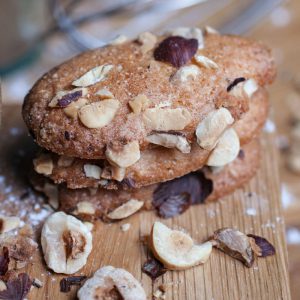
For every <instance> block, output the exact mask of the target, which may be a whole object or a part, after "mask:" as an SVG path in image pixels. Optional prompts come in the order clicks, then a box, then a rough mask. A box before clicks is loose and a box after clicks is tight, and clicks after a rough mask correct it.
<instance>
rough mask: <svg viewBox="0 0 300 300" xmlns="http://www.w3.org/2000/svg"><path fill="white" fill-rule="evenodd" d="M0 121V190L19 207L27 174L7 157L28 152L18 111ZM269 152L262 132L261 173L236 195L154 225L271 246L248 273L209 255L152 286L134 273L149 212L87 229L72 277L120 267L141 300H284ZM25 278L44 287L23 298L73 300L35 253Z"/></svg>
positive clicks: (282, 246) (26, 156)
mask: <svg viewBox="0 0 300 300" xmlns="http://www.w3.org/2000/svg"><path fill="white" fill-rule="evenodd" d="M3 117H4V119H3V123H2V125H3V127H2V129H1V142H0V157H1V160H0V170H1V173H2V175H3V172H5V174H7V176H5V180H6V185H7V186H8V185H9V186H11V189H10V191H9V193H10V195H15V197H16V199H17V200H16V201H20V200H19V198H18V197H20V194H21V191H22V190H23V189H24V188H26V181H24V177H23V175H22V174H23V173H26V171H27V170H26V168H25V167H22V166H21V165H18V162H16V159H14V157H15V156H14V153H18V152H20V149H22V150H23V152H22V153H21V156H20V157H21V159H19V160H20V161H19V163H20V164H21V163H24V162H26V163H27V162H30V157H31V155H32V151H33V149H34V147H33V145H32V142H31V139H30V137H28V136H26V131H25V130H24V127H23V125H22V121H21V116H20V107H16V106H12V107H4V115H3ZM12 128H15V129H12ZM273 145H274V137H273V134H271V133H264V136H263V137H262V147H263V151H262V152H263V156H262V162H261V168H260V170H259V172H258V174H257V175H256V177H255V178H254V179H253V180H251V182H250V183H249V184H247V185H246V186H245V187H244V188H242V189H240V190H237V191H236V192H235V193H234V194H233V195H231V196H229V197H226V198H224V199H222V200H220V201H219V202H217V203H212V204H209V205H198V206H194V207H193V208H191V209H189V210H188V211H187V212H185V213H184V214H183V215H181V216H178V217H175V218H173V219H171V220H162V222H164V223H165V224H167V225H168V226H171V227H180V228H184V229H185V230H187V231H188V232H189V233H190V234H191V236H192V237H193V238H194V239H195V241H197V242H202V241H204V240H205V239H207V238H208V237H209V236H210V235H211V234H212V233H213V231H214V230H216V229H218V228H221V227H227V226H229V227H235V228H237V229H239V230H241V231H243V232H246V233H254V234H257V235H261V236H264V237H266V238H267V239H269V240H270V241H271V242H272V243H273V244H274V245H275V248H276V251H277V254H276V255H275V256H272V257H268V258H265V259H258V260H257V262H256V263H255V264H254V266H253V268H251V269H248V268H246V267H245V266H244V265H242V264H241V263H240V262H238V261H235V260H234V259H232V258H230V257H228V256H226V255H225V254H223V253H222V252H219V251H218V250H215V249H214V250H213V253H212V255H211V257H210V259H209V261H208V262H207V263H206V264H205V265H202V266H197V267H195V268H192V269H189V270H186V271H178V272H177V271H168V272H167V273H166V274H165V275H164V276H162V277H160V278H158V279H157V280H156V281H155V282H152V281H151V279H150V278H149V277H148V276H147V275H145V274H144V273H142V272H141V266H142V264H143V263H144V262H145V261H146V259H147V257H148V255H149V252H148V249H147V247H146V246H144V244H143V243H142V242H141V240H142V239H143V238H144V237H145V236H147V235H148V234H149V232H150V229H151V226H152V224H153V222H154V221H155V220H158V219H159V218H158V217H157V216H156V215H155V213H154V212H142V213H139V214H136V215H134V216H132V217H130V218H128V219H126V220H123V221H121V222H118V223H114V224H104V223H101V222H98V223H96V225H95V227H94V229H93V251H92V253H91V255H90V256H89V259H88V263H87V265H86V266H85V267H84V268H83V269H82V270H80V272H78V274H80V275H82V274H84V275H87V276H90V275H92V274H93V273H94V272H95V271H96V270H97V269H98V268H99V267H101V266H104V265H113V266H116V267H122V268H125V269H127V270H128V271H130V272H131V273H132V274H133V275H134V276H135V277H136V278H137V279H138V280H140V281H141V282H142V284H143V286H144V288H145V291H146V293H147V295H148V298H149V299H151V298H152V294H153V292H154V291H155V290H156V289H157V287H158V286H159V285H160V284H161V283H164V284H166V285H167V286H168V287H169V288H168V289H167V292H166V299H178V300H183V299H188V300H192V299H197V300H198V299H209V300H211V299H214V300H219V299H226V300H227V299H285V300H286V299H287V300H288V299H290V291H289V283H288V271H287V251H286V243H285V237H284V230H285V229H284V221H283V217H282V210H281V204H280V199H279V178H278V168H277V162H278V156H277V151H276V148H275V147H274V146H273ZM16 155H17V154H16ZM22 171H23V172H22ZM24 171H25V172H24ZM7 197H8V194H7V193H5V192H4V190H3V189H1V190H0V201H1V204H0V206H1V207H0V209H1V211H2V212H3V211H5V210H10V211H11V212H12V213H18V214H20V213H22V214H23V215H24V216H25V217H26V216H27V217H28V216H29V217H28V221H26V220H27V219H25V221H26V222H30V220H31V219H30V214H31V210H32V205H33V203H31V204H29V205H28V206H27V207H25V206H22V210H26V209H27V210H28V211H27V214H26V212H24V211H20V209H19V208H18V207H16V205H15V206H13V205H12V206H9V205H8V204H7V201H6V200H5V199H7ZM39 201H40V200H39ZM16 203H17V202H16ZM124 223H130V224H131V227H130V229H129V230H128V231H127V232H123V231H122V230H121V229H120V225H122V224H124ZM36 228H38V226H37V227H36ZM37 236H38V233H37ZM21 271H24V269H23V270H21ZM25 271H26V272H28V273H29V274H30V276H32V277H34V278H38V279H40V280H41V281H43V283H44V286H43V287H42V288H40V289H38V288H33V289H32V291H31V292H30V294H29V296H28V297H27V298H28V299H56V300H62V299H75V298H76V296H75V294H76V288H75V287H73V288H72V291H71V292H69V293H61V292H60V288H59V281H60V279H61V278H63V277H64V276H61V275H57V274H53V273H52V272H51V271H49V270H47V268H46V267H45V264H44V262H43V259H42V256H41V251H39V252H38V253H37V254H36V255H35V257H34V258H33V261H32V263H31V264H30V265H28V266H27V267H26V269H25Z"/></svg>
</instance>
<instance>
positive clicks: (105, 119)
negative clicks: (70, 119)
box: [78, 99, 120, 128]
mask: <svg viewBox="0 0 300 300" xmlns="http://www.w3.org/2000/svg"><path fill="white" fill-rule="evenodd" d="M119 106H120V102H119V101H118V100H116V99H108V100H103V101H100V102H94V103H91V104H88V105H85V106H83V107H81V108H80V110H79V112H78V116H79V119H80V121H81V122H82V123H83V125H85V126H86V127H88V128H102V127H104V126H106V125H107V124H109V123H110V122H111V121H112V120H113V118H114V117H115V115H116V113H117V111H118V109H119Z"/></svg>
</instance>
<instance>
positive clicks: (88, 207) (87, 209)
mask: <svg viewBox="0 0 300 300" xmlns="http://www.w3.org/2000/svg"><path fill="white" fill-rule="evenodd" d="M76 207H77V209H76V210H75V212H74V214H75V215H78V214H86V215H93V214H95V212H96V209H95V207H94V205H93V204H92V203H91V202H88V201H81V202H78V203H77V205H76Z"/></svg>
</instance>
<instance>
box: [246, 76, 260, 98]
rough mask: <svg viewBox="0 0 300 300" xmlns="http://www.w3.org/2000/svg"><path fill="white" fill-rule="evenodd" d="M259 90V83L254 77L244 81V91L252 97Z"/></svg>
mask: <svg viewBox="0 0 300 300" xmlns="http://www.w3.org/2000/svg"><path fill="white" fill-rule="evenodd" d="M257 90H258V85H257V82H256V81H255V80H254V79H248V80H246V81H245V82H244V92H245V93H246V95H247V96H248V97H249V98H251V97H252V95H253V94H254V93H255V92H256V91H257Z"/></svg>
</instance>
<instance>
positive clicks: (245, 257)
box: [213, 228, 254, 267]
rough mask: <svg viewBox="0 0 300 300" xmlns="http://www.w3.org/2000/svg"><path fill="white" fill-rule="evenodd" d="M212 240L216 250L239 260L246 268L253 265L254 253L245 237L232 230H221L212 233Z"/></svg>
mask: <svg viewBox="0 0 300 300" xmlns="http://www.w3.org/2000/svg"><path fill="white" fill-rule="evenodd" d="M213 238H214V241H215V242H216V244H215V246H216V247H217V248H218V249H220V250H222V251H224V252H225V253H226V254H228V255H230V256H232V257H233V258H235V259H238V260H240V261H241V262H242V263H244V264H245V265H246V266H247V267H251V266H252V265H253V262H254V253H253V250H252V248H251V243H250V240H249V238H248V236H247V235H245V234H244V233H242V232H240V231H238V230H236V229H233V228H222V229H219V230H217V231H215V232H214V236H213Z"/></svg>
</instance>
